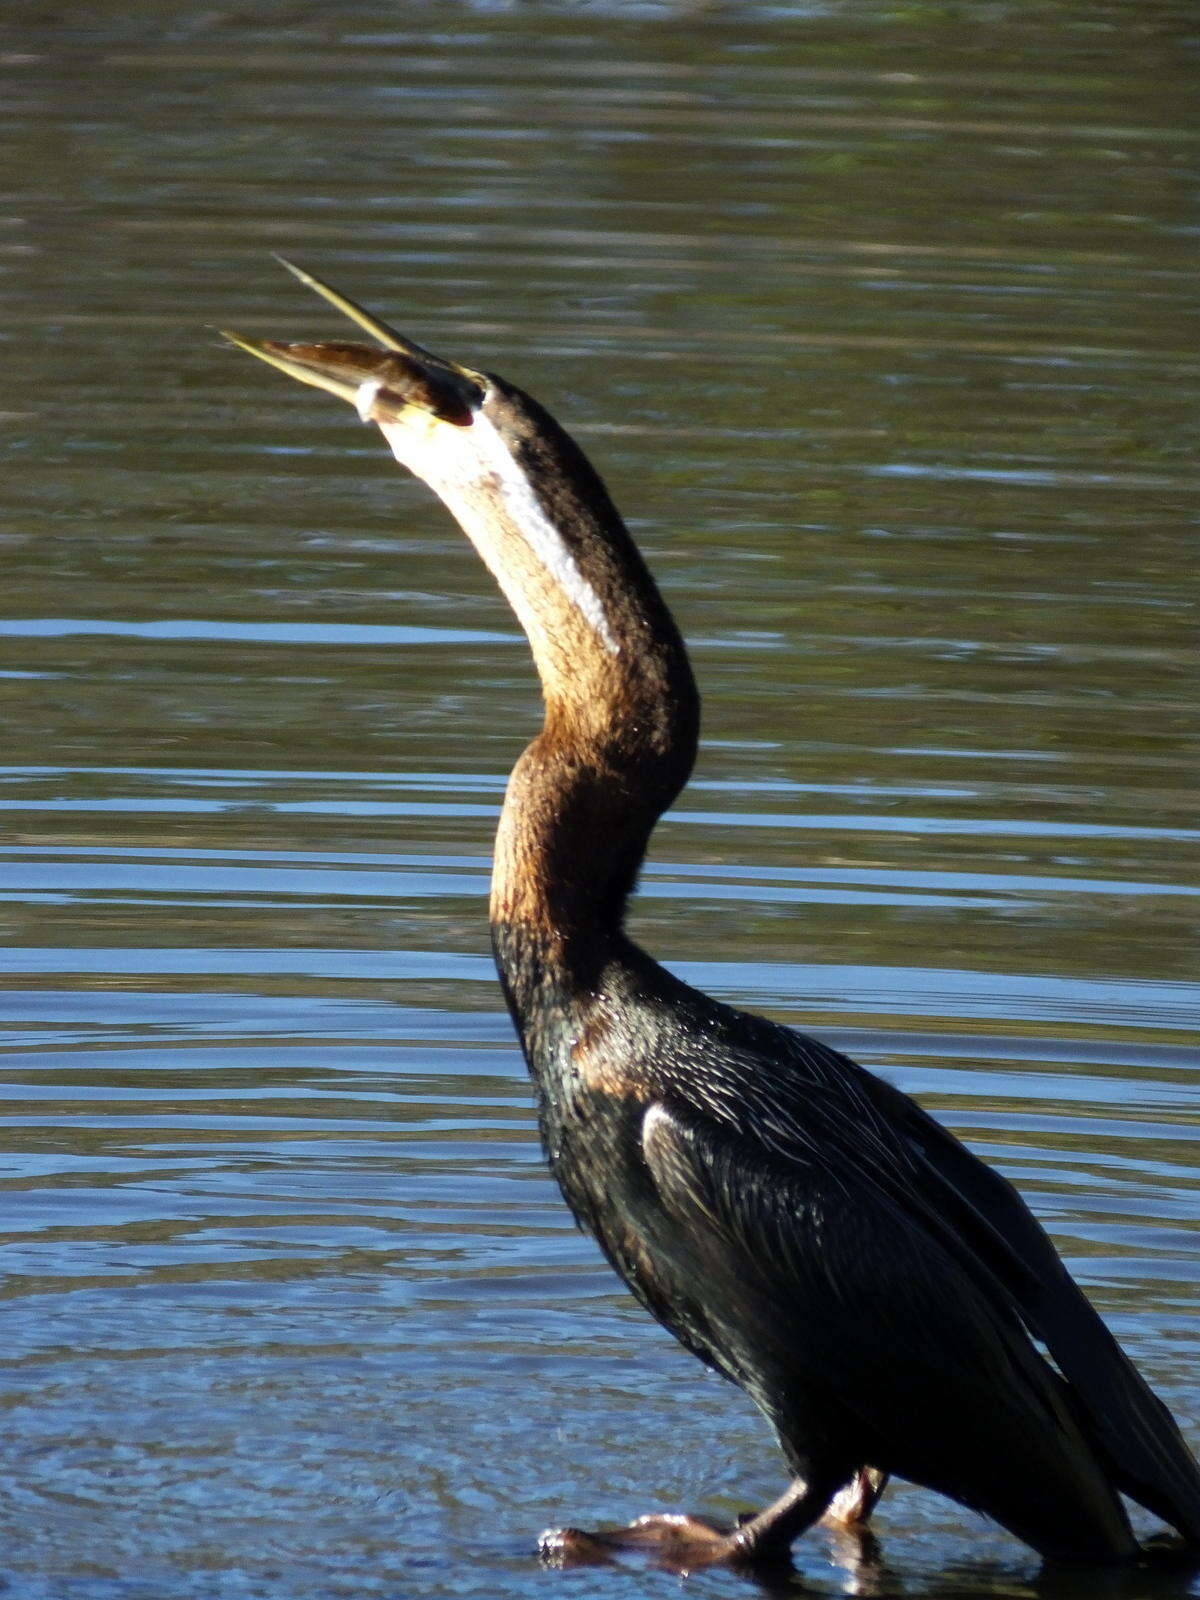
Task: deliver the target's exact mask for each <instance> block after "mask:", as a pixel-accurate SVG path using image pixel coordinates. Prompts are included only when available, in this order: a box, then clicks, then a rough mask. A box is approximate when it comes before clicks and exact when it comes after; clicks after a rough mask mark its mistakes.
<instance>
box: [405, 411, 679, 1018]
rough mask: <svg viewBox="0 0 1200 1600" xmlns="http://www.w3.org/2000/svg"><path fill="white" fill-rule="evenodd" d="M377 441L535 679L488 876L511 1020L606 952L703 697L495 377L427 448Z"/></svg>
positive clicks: (614, 538) (590, 493)
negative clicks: (507, 622)
mask: <svg viewBox="0 0 1200 1600" xmlns="http://www.w3.org/2000/svg"><path fill="white" fill-rule="evenodd" d="M384 433H385V435H387V436H388V438H389V442H390V443H391V444H392V447H393V450H394V451H395V453H396V454H397V456H398V457H399V458H400V459H401V460H402V461H405V462H406V464H407V465H409V466H412V467H413V468H414V470H416V471H418V473H419V475H420V476H422V477H424V478H425V479H426V481H427V482H428V483H429V484H430V485H431V487H433V488H434V489H435V490H436V491H437V493H438V494H439V495H440V496H441V497H442V499H443V500H444V501H445V502H446V504H447V505H448V506H449V508H450V510H451V511H452V512H453V514H454V515H455V517H456V518H457V520H458V521H459V523H460V524H461V526H462V527H463V529H464V531H465V532H466V534H467V535H468V537H469V538H470V539H471V541H472V543H473V544H474V545H475V546H476V548H477V549H478V551H479V553H480V555H481V556H482V557H483V559H484V561H485V562H486V563H487V565H488V567H489V568H490V569H491V571H492V572H493V574H494V575H495V577H496V579H497V581H498V582H499V584H500V587H501V589H502V590H503V591H504V594H505V596H506V598H507V599H508V601H509V603H510V605H511V606H512V608H513V610H514V612H515V613H516V615H517V617H518V619H519V620H520V622H521V624H522V626H523V627H524V629H525V632H526V634H527V635H528V638H529V642H530V646H531V648H532V651H533V657H534V662H535V664H536V666H537V670H538V675H539V677H540V679H541V683H542V691H543V694H544V697H545V702H546V717H545V724H544V726H543V728H542V731H541V733H540V734H539V735H538V737H537V738H536V739H535V740H534V741H533V743H532V744H531V745H530V746H529V747H528V749H526V751H525V752H524V754H523V755H522V756H521V758H520V760H519V761H518V762H517V765H516V767H515V768H514V769H513V773H512V776H511V778H510V780H509V785H508V793H507V796H506V798H505V802H504V809H503V812H502V814H501V818H500V826H499V830H498V833H497V838H496V855H495V867H494V872H493V877H492V894H491V920H492V924H493V929H494V934H495V943H496V949H497V955H498V958H499V959H500V962H501V966H502V974H503V976H504V979H505V983H506V986H507V987H508V990H509V995H510V1000H511V1002H512V1003H513V1005H514V1008H515V1009H516V1010H517V1011H518V1012H520V1011H521V1009H522V1008H523V1007H524V1006H526V1005H528V1004H531V1003H532V997H531V990H532V988H533V987H536V986H537V985H538V984H539V983H540V982H541V981H543V979H544V978H545V977H546V976H552V977H553V979H554V981H555V982H556V983H559V984H566V985H567V986H568V987H570V988H573V989H587V988H588V987H589V986H590V982H591V978H592V976H593V975H594V974H595V972H596V971H597V969H598V966H599V965H600V964H601V963H602V962H603V960H604V958H605V955H606V953H607V952H608V951H610V950H611V949H612V946H613V943H614V941H615V940H616V939H618V938H619V936H620V930H621V921H622V915H623V911H624V906H625V902H626V899H627V897H628V895H629V892H630V890H631V889H632V887H633V884H634V880H635V878H636V876H637V871H638V868H639V866H640V865H641V861H642V858H643V856H644V854H645V850H646V844H647V841H648V840H649V837H650V833H651V830H652V829H653V827H654V824H655V822H656V821H657V820H658V818H659V817H660V816H661V815H662V813H663V812H664V811H665V810H666V808H667V807H668V806H669V805H670V803H671V801H672V800H673V799H674V798H675V796H676V795H677V794H678V792H679V790H680V789H681V788H682V787H683V785H684V783H685V782H686V781H687V777H688V774H689V773H690V771H691V768H692V763H693V761H694V759H695V753H696V741H697V733H698V726H699V699H698V696H697V693H696V688H695V683H694V680H693V678H692V673H691V668H690V666H689V664H688V659H687V654H686V651H685V650H684V646H683V641H682V639H681V638H680V636H679V632H678V629H677V628H676V626H675V623H674V621H673V619H672V617H671V614H670V612H669V611H668V610H667V607H666V605H665V604H664V602H663V600H662V597H661V596H660V594H659V592H658V589H657V588H656V586H655V584H654V581H653V579H652V578H651V577H650V574H649V573H648V571H647V570H646V567H645V564H644V563H643V561H642V558H641V556H640V555H639V554H638V551H637V549H636V547H635V546H634V543H633V540H632V539H631V537H630V535H629V532H628V530H627V529H626V527H625V525H624V523H623V522H622V520H621V518H620V516H619V515H618V513H617V511H616V509H615V507H614V506H613V504H612V501H611V500H610V498H609V496H608V492H607V490H606V489H605V488H604V485H603V484H602V483H601V481H600V479H599V477H598V476H597V474H596V473H595V471H594V470H593V468H592V467H591V465H590V464H589V462H588V461H587V459H586V458H585V456H584V455H583V453H582V452H581V451H580V450H579V448H578V446H577V445H575V443H574V442H573V441H572V440H571V439H570V438H569V437H568V436H567V435H566V434H565V433H564V432H563V430H562V429H561V428H560V427H559V426H558V424H557V423H556V422H554V420H553V419H552V418H551V417H550V416H549V415H548V414H547V413H546V412H544V411H543V410H542V409H541V407H540V406H538V405H537V404H536V403H535V402H534V401H532V400H530V399H529V398H528V397H527V396H525V395H523V394H521V393H520V392H519V391H517V390H514V389H511V388H509V387H508V386H507V385H504V384H502V383H500V382H499V380H492V387H491V388H490V389H489V391H488V395H487V399H486V402H485V404H484V406H483V407H482V408H481V410H480V411H479V412H478V413H477V414H476V415H475V418H474V420H473V422H472V423H471V425H470V426H469V427H463V428H454V429H447V428H446V427H442V428H441V429H439V430H438V431H437V434H436V446H433V445H431V444H430V443H429V442H428V441H425V442H423V443H422V445H421V446H420V448H419V449H415V448H414V446H413V444H412V439H411V432H409V433H407V434H406V435H405V436H404V437H400V436H399V433H398V431H397V436H396V437H393V436H392V433H391V431H390V430H389V428H388V427H387V426H384ZM547 969H550V971H549V972H547Z"/></svg>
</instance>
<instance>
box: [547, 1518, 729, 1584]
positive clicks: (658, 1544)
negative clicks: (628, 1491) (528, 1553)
mask: <svg viewBox="0 0 1200 1600" xmlns="http://www.w3.org/2000/svg"><path fill="white" fill-rule="evenodd" d="M538 1549H539V1550H540V1552H541V1556H542V1560H543V1561H544V1562H545V1563H546V1565H547V1566H553V1567H582V1566H600V1565H603V1564H604V1563H605V1562H609V1561H612V1560H614V1559H615V1558H616V1557H617V1556H618V1555H619V1554H620V1553H621V1552H622V1551H624V1550H629V1551H639V1552H642V1553H644V1554H646V1555H649V1556H650V1557H651V1558H652V1559H653V1560H654V1562H655V1564H656V1565H658V1566H662V1567H666V1568H667V1569H668V1570H670V1571H673V1572H679V1573H684V1572H691V1571H693V1570H694V1569H696V1568H697V1567H711V1566H717V1565H719V1564H722V1563H732V1562H736V1561H738V1560H739V1559H740V1560H743V1561H744V1560H746V1559H748V1558H749V1552H748V1551H746V1550H745V1549H744V1548H743V1546H742V1543H741V1541H740V1540H739V1538H738V1533H737V1530H736V1529H734V1530H732V1531H730V1530H726V1529H724V1528H721V1527H719V1526H718V1525H717V1524H716V1523H715V1522H710V1521H709V1520H708V1519H707V1518H706V1517H689V1516H685V1515H683V1514H682V1513H677V1512H663V1513H659V1514H657V1515H651V1516H645V1517H638V1518H637V1519H636V1520H635V1521H633V1522H631V1523H630V1524H629V1526H628V1527H626V1528H599V1529H595V1530H593V1531H591V1532H584V1530H583V1529H582V1528H548V1529H547V1530H546V1532H545V1533H543V1534H542V1535H541V1537H540V1538H539V1539H538Z"/></svg>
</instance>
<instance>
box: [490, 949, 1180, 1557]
mask: <svg viewBox="0 0 1200 1600" xmlns="http://www.w3.org/2000/svg"><path fill="white" fill-rule="evenodd" d="M493 935H494V945H495V950H496V956H497V961H498V964H499V967H500V971H501V973H502V975H503V978H504V982H505V989H506V993H507V995H508V997H509V1002H510V1006H511V1009H512V1011H513V1015H514V1019H515V1021H516V1023H517V1027H518V1029H519V1031H520V1034H521V1038H522V1041H523V1044H524V1048H525V1052H526V1055H527V1059H528V1062H529V1065H530V1068H531V1071H532V1074H533V1078H534V1081H535V1083H536V1085H537V1089H538V1110H539V1120H540V1125H541V1131H542V1137H543V1141H544V1144H545V1148H546V1151H547V1153H548V1156H549V1159H550V1162H551V1165H552V1167H553V1170H554V1173H555V1175H556V1177H557V1179H558V1182H559V1184H560V1186H561V1188H562V1191H563V1194H564V1195H565V1197H566V1199H567V1202H568V1204H569V1205H570V1207H571V1209H572V1211H573V1213H574V1215H575V1217H576V1218H577V1220H578V1221H579V1223H580V1224H581V1225H582V1226H583V1227H584V1228H586V1229H587V1230H588V1231H589V1232H590V1233H592V1234H593V1235H594V1236H595V1238H596V1239H597V1240H598V1242H599V1244H600V1246H601V1248H602V1249H603V1251H604V1253H605V1255H606V1256H607V1258H608V1260H609V1261H610V1262H611V1264H612V1265H613V1267H614V1268H615V1269H616V1270H617V1272H619V1273H620V1275H621V1276H622V1278H624V1280H625V1282H626V1283H627V1284H628V1285H629V1287H630V1289H631V1290H632V1291H633V1293H634V1294H635V1295H636V1297H637V1298H638V1299H639V1300H640V1301H641V1303H642V1304H643V1305H644V1306H645V1307H646V1308H647V1310H649V1311H650V1312H651V1313H652V1314H653V1315H654V1316H655V1317H657V1318H658V1319H659V1321H660V1322H662V1323H663V1324H665V1326H666V1327H668V1328H669V1329H670V1330H671V1332H672V1333H673V1334H674V1335H675V1336H676V1337H677V1338H678V1339H679V1340H680V1342H681V1343H683V1344H684V1345H685V1346H686V1347H687V1348H688V1349H689V1350H691V1351H692V1352H693V1353H694V1354H695V1355H697V1356H699V1357H700V1359H701V1360H703V1361H705V1362H706V1363H707V1364H708V1365H710V1366H712V1367H714V1368H715V1369H716V1370H717V1371H719V1372H721V1373H722V1374H724V1376H725V1377H727V1378H729V1379H731V1380H732V1381H733V1382H734V1383H736V1384H738V1385H740V1386H741V1387H742V1388H744V1389H745V1390H746V1391H747V1393H748V1394H749V1395H750V1396H751V1397H752V1398H753V1400H754V1401H755V1402H756V1404H757V1405H758V1406H759V1407H760V1408H761V1410H762V1411H763V1412H764V1413H765V1415H766V1416H767V1417H768V1419H769V1420H770V1422H771V1423H772V1425H773V1426H774V1428H775V1429H776V1432H777V1434H778V1437H779V1440H780V1443H781V1445H782V1448H783V1450H784V1453H785V1455H786V1456H787V1459H788V1461H789V1463H790V1465H791V1467H792V1469H793V1470H794V1471H795V1472H796V1474H797V1475H798V1476H799V1477H801V1478H803V1479H805V1481H806V1482H810V1483H812V1482H819V1483H822V1484H826V1485H828V1488H829V1492H830V1493H831V1494H832V1492H833V1491H834V1490H836V1489H837V1488H838V1487H839V1486H840V1485H841V1484H843V1483H844V1482H845V1481H846V1480H847V1479H849V1478H850V1477H851V1475H852V1474H853V1473H854V1472H855V1471H856V1470H857V1469H859V1468H861V1467H864V1466H868V1465H869V1466H873V1467H876V1468H880V1469H883V1470H886V1471H887V1472H890V1473H895V1474H897V1475H898V1476H901V1477H904V1478H908V1479H910V1480H912V1481H914V1482H916V1483H920V1484H924V1485H927V1486H928V1487H930V1488H933V1489H937V1490H939V1491H941V1492H942V1493H944V1494H947V1495H949V1496H951V1497H953V1498H954V1499H956V1500H958V1501H960V1502H961V1503H962V1504H964V1505H967V1506H970V1507H972V1508H974V1509H976V1510H978V1511H982V1512H985V1513H987V1514H988V1515H990V1516H991V1517H993V1518H994V1519H995V1520H996V1521H998V1522H1000V1523H1001V1524H1003V1525H1004V1526H1005V1527H1007V1528H1008V1529H1010V1530H1011V1531H1012V1532H1013V1533H1014V1534H1016V1535H1017V1536H1018V1537H1019V1538H1021V1539H1023V1540H1025V1541H1026V1542H1027V1543H1028V1544H1030V1545H1032V1546H1033V1547H1034V1548H1035V1549H1037V1550H1039V1551H1040V1552H1042V1553H1043V1554H1044V1555H1047V1556H1051V1557H1056V1558H1061V1559H1067V1560H1075V1561H1097V1560H1099V1561H1112V1560H1120V1559H1123V1558H1126V1557H1128V1556H1129V1555H1130V1554H1131V1553H1132V1552H1133V1550H1134V1549H1135V1546H1134V1544H1133V1539H1132V1535H1131V1533H1130V1531H1129V1525H1128V1520H1127V1518H1126V1516H1125V1512H1124V1510H1123V1508H1122V1506H1121V1504H1120V1501H1119V1498H1118V1493H1117V1491H1121V1492H1123V1493H1125V1494H1128V1495H1129V1496H1131V1497H1132V1498H1133V1499H1135V1500H1137V1501H1139V1502H1140V1503H1141V1504H1143V1505H1144V1506H1146V1507H1148V1508H1149V1509H1150V1510H1152V1511H1154V1512H1155V1513H1156V1514H1157V1515H1159V1516H1160V1517H1162V1518H1163V1519H1164V1520H1165V1521H1166V1522H1168V1523H1170V1524H1172V1525H1173V1526H1174V1527H1176V1528H1177V1529H1179V1530H1180V1531H1181V1532H1182V1533H1183V1534H1184V1535H1185V1536H1186V1537H1187V1538H1188V1539H1189V1540H1190V1541H1192V1542H1198V1543H1200V1473H1198V1472H1197V1468H1196V1463H1195V1461H1194V1460H1193V1458H1192V1456H1191V1454H1190V1452H1189V1450H1188V1448H1187V1446H1186V1444H1185V1443H1184V1441H1183V1439H1182V1437H1181V1435H1180V1433H1179V1431H1178V1428H1177V1427H1176V1425H1175V1422H1174V1420H1173V1419H1172V1417H1171V1416H1170V1413H1169V1412H1168V1411H1167V1409H1166V1408H1165V1406H1163V1404H1162V1402H1161V1401H1160V1400H1158V1398H1157V1397H1156V1396H1155V1395H1154V1394H1153V1392H1152V1391H1151V1390H1150V1388H1149V1387H1148V1385H1147V1384H1146V1383H1145V1382H1144V1380H1143V1379H1142V1378H1141V1376H1140V1375H1139V1373H1138V1372H1137V1370H1136V1369H1135V1368H1134V1366H1133V1365H1132V1363H1131V1362H1130V1361H1129V1360H1128V1358H1127V1357H1126V1356H1125V1354H1124V1352H1123V1351H1122V1350H1121V1348H1120V1346H1119V1345H1118V1344H1117V1342H1116V1340H1115V1339H1114V1338H1113V1336H1112V1335H1111V1334H1110V1333H1109V1331H1108V1329H1107V1328H1106V1327H1105V1325H1104V1323H1103V1322H1102V1320H1101V1319H1100V1317H1099V1316H1098V1315H1097V1313H1096V1312H1095V1310H1094V1309H1093V1308H1092V1306H1091V1304H1090V1303H1089V1302H1088V1300H1087V1299H1086V1297H1085V1296H1084V1295H1083V1293H1082V1292H1081V1291H1080V1289H1079V1288H1078V1287H1077V1285H1076V1284H1075V1283H1074V1281H1073V1279H1072V1278H1071V1277H1070V1275H1069V1274H1068V1272H1067V1271H1066V1269H1065V1268H1064V1266H1063V1265H1062V1262H1061V1261H1060V1259H1059V1257H1058V1255H1057V1252H1056V1251H1055V1249H1054V1247H1053V1245H1052V1244H1051V1242H1050V1240H1049V1239H1048V1237H1047V1236H1046V1234H1045V1233H1044V1231H1043V1230H1042V1228H1041V1227H1040V1226H1039V1224H1038V1223H1037V1222H1036V1220H1035V1219H1034V1217H1033V1216H1032V1214H1031V1213H1030V1212H1029V1210H1028V1208H1027V1207H1026V1205H1025V1203H1024V1201H1023V1200H1022V1199H1021V1197H1020V1196H1019V1194H1018V1193H1017V1191H1016V1190H1015V1189H1014V1188H1013V1187H1012V1185H1011V1184H1010V1183H1009V1182H1008V1181H1007V1180H1006V1179H1005V1178H1003V1177H1002V1176H1001V1175H1000V1174H998V1173H996V1172H994V1171H993V1170H992V1169H991V1168H989V1167H987V1166H986V1165H985V1164H984V1163H983V1162H982V1161H980V1160H979V1159H978V1158H977V1157H976V1156H974V1155H972V1154H971V1152H970V1151H968V1150H967V1149H966V1148H965V1146H963V1145H962V1144H961V1143H960V1142H959V1141H958V1140H957V1139H955V1138H954V1137H953V1135H951V1134H950V1133H948V1132H947V1131H946V1130H945V1129H944V1128H942V1127H941V1126H940V1125H939V1124H938V1123H936V1122H935V1121H934V1120H933V1119H932V1118H931V1117H929V1116H928V1115H927V1114H926V1113H925V1112H924V1111H922V1110H921V1108H920V1107H919V1106H918V1105H917V1104H916V1103H915V1102H914V1101H913V1100H911V1099H909V1098H908V1096H906V1095H904V1094H902V1093H901V1092H900V1091H899V1090H897V1089H895V1088H893V1087H892V1086H891V1085H889V1084H887V1083H885V1082H884V1081H883V1080H881V1079H879V1078H877V1077H875V1076H873V1075H872V1074H870V1073H868V1072H867V1071H865V1070H864V1069H863V1068H861V1067H859V1066H858V1065H857V1064H856V1063H854V1062H853V1061H851V1060H849V1059H848V1058H847V1057H846V1056H844V1055H841V1054H840V1053H839V1052H837V1051H835V1050H833V1049H831V1048H829V1047H828V1046H826V1045H824V1044H821V1043H820V1042H819V1041H817V1040H815V1039H811V1038H806V1037H805V1036H803V1035H801V1034H798V1033H796V1032H794V1031H792V1030H790V1029H787V1028H783V1027H780V1026H778V1025H776V1024H774V1023H771V1022H769V1021H767V1020H765V1019H763V1018H760V1017H755V1016H753V1015H750V1014H747V1013H745V1012H741V1011H738V1010H735V1009H734V1008H732V1007H729V1006H726V1005H722V1004H720V1003H719V1002H717V1001H714V1000H712V999H710V998H709V997H708V996H706V995H704V994H702V993H699V992H698V991H696V990H694V989H691V988H689V987H688V986H687V985H685V984H683V983H682V982H680V981H679V980H678V979H676V978H674V977H673V976H672V975H671V974H669V973H667V972H666V971H665V970H664V969H663V968H662V967H660V966H659V965H658V964H657V963H655V962H654V961H652V960H651V959H650V958H649V957H648V956H646V955H645V954H644V953H643V952H642V951H640V950H638V949H637V948H636V947H635V946H634V945H632V944H631V943H629V942H628V941H627V940H625V939H623V938H617V939H615V940H613V941H612V942H611V943H609V944H608V947H607V950H606V951H605V953H604V954H601V953H600V951H599V950H597V951H596V952H595V956H594V968H593V974H592V982H591V984H590V985H589V987H588V988H587V990H585V991H581V990H580V989H578V988H576V987H574V986H573V985H571V984H570V983H566V984H564V983H563V981H562V978H561V974H559V973H557V972H556V971H555V967H554V963H553V962H552V961H550V962H547V961H546V960H545V959H544V956H543V953H542V952H541V951H540V950H539V948H538V941H537V939H536V938H531V936H530V933H529V930H527V929H525V928H512V927H505V926H503V925H498V926H496V927H494V929H493ZM1035 1339H1036V1340H1038V1341H1040V1342H1041V1343H1042V1344H1044V1345H1045V1347H1046V1349H1047V1350H1048V1351H1049V1354H1050V1356H1051V1357H1052V1358H1053V1363H1054V1364H1053V1366H1052V1365H1051V1363H1050V1362H1048V1361H1047V1360H1046V1359H1045V1357H1044V1356H1043V1355H1042V1354H1041V1353H1040V1352H1039V1350H1038V1348H1037V1347H1036V1345H1035V1344H1034V1340H1035Z"/></svg>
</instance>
